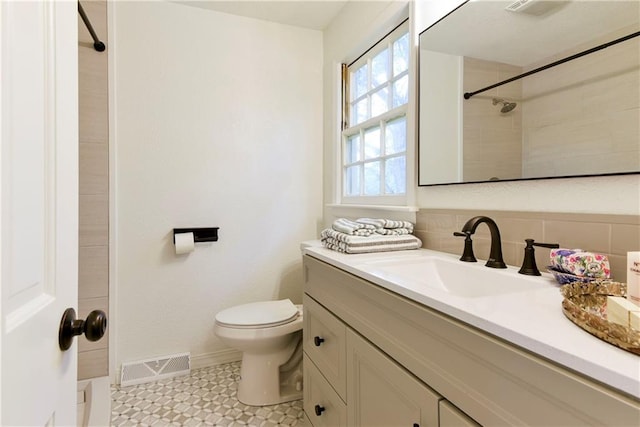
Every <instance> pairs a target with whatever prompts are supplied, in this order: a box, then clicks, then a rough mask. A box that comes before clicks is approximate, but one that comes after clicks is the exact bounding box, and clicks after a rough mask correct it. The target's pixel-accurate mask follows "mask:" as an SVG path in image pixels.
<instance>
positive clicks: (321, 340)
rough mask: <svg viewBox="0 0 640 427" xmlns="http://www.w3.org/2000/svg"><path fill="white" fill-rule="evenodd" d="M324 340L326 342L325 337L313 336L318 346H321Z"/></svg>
mask: <svg viewBox="0 0 640 427" xmlns="http://www.w3.org/2000/svg"><path fill="white" fill-rule="evenodd" d="M323 342H324V338H321V337H313V343H314V344H315V345H316V347H320V344H322V343H323Z"/></svg>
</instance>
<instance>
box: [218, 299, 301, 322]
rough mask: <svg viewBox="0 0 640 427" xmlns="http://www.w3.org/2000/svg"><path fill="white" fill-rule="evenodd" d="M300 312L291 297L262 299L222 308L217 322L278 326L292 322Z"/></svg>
mask: <svg viewBox="0 0 640 427" xmlns="http://www.w3.org/2000/svg"><path fill="white" fill-rule="evenodd" d="M298 314H299V312H298V307H296V306H295V305H294V304H293V303H292V302H291V300H289V299H283V300H280V301H261V302H252V303H249V304H242V305H237V306H235V307H231V308H227V309H226V310H222V311H221V312H219V313H218V314H216V322H218V323H220V324H224V325H230V326H239V327H243V326H244V327H249V326H261V327H264V326H276V325H283V324H285V323H289V322H291V321H292V320H294V319H295V318H296V317H298Z"/></svg>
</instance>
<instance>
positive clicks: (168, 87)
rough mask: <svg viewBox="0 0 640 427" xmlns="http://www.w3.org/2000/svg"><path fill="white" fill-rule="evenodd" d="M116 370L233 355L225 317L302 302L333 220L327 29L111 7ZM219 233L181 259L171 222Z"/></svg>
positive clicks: (160, 6)
mask: <svg viewBox="0 0 640 427" xmlns="http://www.w3.org/2000/svg"><path fill="white" fill-rule="evenodd" d="M112 11H113V12H114V13H113V15H112V16H110V17H109V19H110V20H111V21H112V26H113V32H114V34H115V39H114V40H113V42H112V46H111V49H112V53H113V55H114V64H113V69H114V81H113V82H112V85H113V87H112V90H113V103H114V106H113V111H114V115H113V117H112V120H114V122H113V123H112V128H113V129H114V136H113V138H114V139H113V140H114V143H115V149H116V150H117V151H116V156H115V162H116V164H115V167H114V168H113V170H114V174H115V179H114V181H112V185H115V186H116V188H115V191H114V192H115V196H116V197H115V200H114V203H115V206H116V207H115V217H116V220H115V221H114V222H113V223H112V226H115V228H116V230H115V232H114V233H112V236H113V237H114V238H115V242H114V244H115V245H116V251H115V254H116V256H115V258H116V259H115V260H112V262H113V263H114V265H115V270H114V271H115V278H114V279H113V278H112V280H113V281H114V282H115V285H116V286H115V287H116V305H117V306H116V309H117V312H116V313H114V315H113V319H114V320H115V322H116V324H115V325H112V332H114V333H115V335H116V338H115V345H116V349H115V354H116V356H115V358H116V360H115V366H116V367H119V366H120V364H121V363H122V362H128V361H134V360H139V359H144V358H150V357H155V356H159V355H165V354H171V353H177V352H183V351H190V352H191V354H192V357H194V359H195V361H197V360H200V361H202V360H205V359H207V358H210V357H214V356H215V354H216V353H217V352H220V351H223V350H225V349H226V347H225V346H224V344H222V343H221V342H220V341H219V340H218V339H217V338H216V337H215V336H214V334H213V332H212V330H213V320H214V315H215V313H216V312H218V311H220V310H221V309H224V308H226V307H229V306H232V305H235V304H240V303H247V302H252V301H257V300H269V299H274V298H286V297H289V298H291V299H292V300H293V301H294V302H301V299H302V271H301V258H300V252H299V244H300V242H301V241H304V240H308V239H313V238H315V237H316V235H317V234H316V231H317V223H318V222H319V221H320V218H321V215H322V139H321V135H322V125H321V124H322V33H321V32H319V31H313V30H305V29H301V28H297V27H291V26H285V25H281V24H274V23H269V22H266V21H258V20H253V19H249V18H241V17H237V16H233V15H226V14H222V13H218V12H213V11H208V10H203V9H198V8H193V7H189V6H185V5H179V4H175V3H169V2H115V5H113V7H112ZM197 226H200V227H206V226H217V227H220V240H219V241H218V242H216V243H211V244H203V245H197V246H196V250H195V252H192V253H191V254H189V255H186V256H176V255H175V253H174V247H173V244H172V241H171V239H172V234H171V231H172V228H174V227H197Z"/></svg>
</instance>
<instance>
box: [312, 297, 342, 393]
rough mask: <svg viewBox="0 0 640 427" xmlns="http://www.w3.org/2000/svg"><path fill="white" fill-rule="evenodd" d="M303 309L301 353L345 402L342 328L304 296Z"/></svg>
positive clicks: (321, 308)
mask: <svg viewBox="0 0 640 427" xmlns="http://www.w3.org/2000/svg"><path fill="white" fill-rule="evenodd" d="M303 306H304V334H303V336H304V352H305V353H306V354H307V356H308V357H309V358H310V359H311V360H312V361H313V362H314V363H315V365H316V366H317V367H318V369H319V370H320V372H322V374H323V375H324V377H325V378H326V379H327V381H328V382H329V383H330V384H331V386H333V388H334V389H335V391H336V392H337V393H338V395H339V396H340V397H341V398H342V399H343V400H346V388H347V380H346V377H347V376H346V364H347V362H346V326H345V325H344V323H342V322H341V321H340V320H339V319H338V318H337V317H335V316H334V315H333V314H331V313H330V312H329V311H327V310H326V309H325V308H324V307H322V306H321V305H320V304H318V303H317V302H316V301H315V300H314V299H313V298H311V297H309V296H308V295H305V296H304V300H303Z"/></svg>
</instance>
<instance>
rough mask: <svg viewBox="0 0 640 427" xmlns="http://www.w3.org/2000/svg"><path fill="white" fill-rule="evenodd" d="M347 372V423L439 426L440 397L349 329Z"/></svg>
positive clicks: (388, 426) (368, 426)
mask: <svg viewBox="0 0 640 427" xmlns="http://www.w3.org/2000/svg"><path fill="white" fill-rule="evenodd" d="M347 373H348V375H347V396H348V401H347V421H348V424H349V425H350V426H363V427H375V426H380V427H395V426H398V427H400V426H402V427H416V426H420V427H437V426H438V401H439V400H440V399H441V397H440V396H438V395H437V394H436V393H435V392H434V391H433V390H431V389H430V388H429V387H427V386H426V385H424V384H423V383H421V382H420V381H418V380H417V379H416V378H415V377H414V376H413V375H411V374H410V373H408V372H407V371H405V370H404V369H403V368H402V367H400V366H399V365H397V364H396V363H395V362H394V361H393V360H392V359H390V358H389V357H388V356H386V355H385V354H384V353H382V352H381V351H380V350H378V349H377V348H376V347H374V346H373V345H372V344H370V343H369V342H368V341H366V340H365V339H364V338H362V337H360V335H358V334H357V333H355V332H353V331H352V330H350V329H347Z"/></svg>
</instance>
